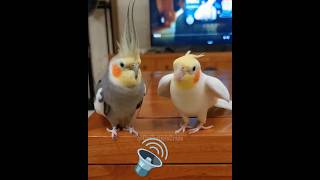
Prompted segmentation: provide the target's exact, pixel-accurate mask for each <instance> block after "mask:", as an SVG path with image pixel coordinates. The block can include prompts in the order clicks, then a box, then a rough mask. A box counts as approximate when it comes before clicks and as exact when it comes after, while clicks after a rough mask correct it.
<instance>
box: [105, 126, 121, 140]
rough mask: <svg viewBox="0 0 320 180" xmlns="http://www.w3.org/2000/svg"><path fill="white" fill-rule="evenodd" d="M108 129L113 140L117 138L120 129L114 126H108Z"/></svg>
mask: <svg viewBox="0 0 320 180" xmlns="http://www.w3.org/2000/svg"><path fill="white" fill-rule="evenodd" d="M107 131H108V132H110V133H111V137H112V139H113V140H115V139H116V138H117V136H118V134H117V132H118V131H119V130H118V129H117V128H116V127H113V128H112V129H109V128H107Z"/></svg>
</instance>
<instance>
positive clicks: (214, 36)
mask: <svg viewBox="0 0 320 180" xmlns="http://www.w3.org/2000/svg"><path fill="white" fill-rule="evenodd" d="M149 5H150V26H151V44H152V46H166V45H201V44H206V45H216V44H220V45H221V44H231V42H232V0H150V2H149Z"/></svg>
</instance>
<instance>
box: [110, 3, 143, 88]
mask: <svg viewBox="0 0 320 180" xmlns="http://www.w3.org/2000/svg"><path fill="white" fill-rule="evenodd" d="M134 2H135V1H134V0H131V1H130V2H129V6H128V9H127V16H126V21H125V24H124V30H123V34H122V36H121V39H120V43H118V48H119V52H118V54H117V55H115V56H114V57H113V58H112V59H111V60H110V65H109V68H110V69H109V70H110V75H111V76H112V78H111V81H112V82H113V83H115V84H117V85H120V86H125V87H128V88H132V87H134V86H136V85H137V84H139V83H140V82H141V71H140V68H139V67H140V64H141V59H140V49H139V42H138V39H137V34H136V31H135V26H134V20H133V8H134Z"/></svg>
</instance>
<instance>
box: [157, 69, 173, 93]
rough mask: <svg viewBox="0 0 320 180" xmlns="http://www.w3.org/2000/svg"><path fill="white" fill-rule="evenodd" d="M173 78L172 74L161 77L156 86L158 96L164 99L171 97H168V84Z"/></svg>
mask: <svg viewBox="0 0 320 180" xmlns="http://www.w3.org/2000/svg"><path fill="white" fill-rule="evenodd" d="M172 78H173V74H167V75H165V76H163V77H162V78H161V79H160V81H159V84H158V95H159V96H164V97H169V98H170V97H171V95H170V84H171V80H172Z"/></svg>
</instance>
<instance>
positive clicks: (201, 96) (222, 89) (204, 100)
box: [158, 51, 232, 134]
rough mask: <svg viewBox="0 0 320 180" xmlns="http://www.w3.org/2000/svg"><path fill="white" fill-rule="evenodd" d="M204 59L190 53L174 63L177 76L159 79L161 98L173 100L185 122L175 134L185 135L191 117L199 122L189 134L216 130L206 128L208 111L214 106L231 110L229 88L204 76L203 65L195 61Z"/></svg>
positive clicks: (171, 75)
mask: <svg viewBox="0 0 320 180" xmlns="http://www.w3.org/2000/svg"><path fill="white" fill-rule="evenodd" d="M202 56H203V55H194V54H190V51H188V52H187V53H186V54H185V55H184V56H182V57H180V58H178V59H176V60H175V61H174V62H173V69H174V72H173V73H171V74H168V75H165V76H163V77H162V78H161V79H160V82H159V85H158V95H160V96H165V97H169V98H171V100H172V102H173V104H174V105H175V107H176V108H177V109H178V111H179V112H180V114H181V116H182V118H183V121H184V123H183V124H182V126H181V128H180V129H178V130H176V133H179V132H180V131H183V132H184V131H185V129H186V127H187V125H188V123H189V117H190V116H196V117H197V118H198V120H199V121H200V123H199V125H198V126H197V127H196V128H194V129H191V130H189V133H190V134H191V133H195V132H197V131H199V130H200V129H209V128H211V127H213V126H208V127H205V126H203V125H204V124H205V123H206V119H207V112H208V109H209V108H211V107H212V106H215V107H220V108H224V109H228V110H232V101H231V100H230V94H229V91H228V89H227V88H226V86H225V85H224V84H223V83H222V82H221V81H220V80H219V79H217V78H215V77H211V76H208V75H206V74H204V73H202V71H201V65H200V63H199V61H198V60H197V59H196V58H199V57H202Z"/></svg>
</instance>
